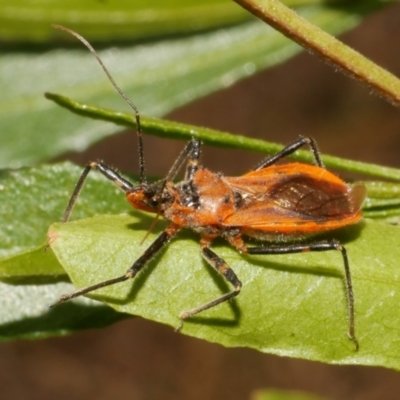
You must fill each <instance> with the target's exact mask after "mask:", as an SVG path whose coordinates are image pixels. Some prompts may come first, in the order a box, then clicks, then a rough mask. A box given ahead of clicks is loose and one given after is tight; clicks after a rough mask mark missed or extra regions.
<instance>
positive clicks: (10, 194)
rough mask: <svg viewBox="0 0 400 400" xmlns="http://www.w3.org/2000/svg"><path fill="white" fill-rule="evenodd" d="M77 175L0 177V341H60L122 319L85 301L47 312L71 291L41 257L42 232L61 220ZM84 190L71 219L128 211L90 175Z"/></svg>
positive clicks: (50, 171) (53, 171)
mask: <svg viewBox="0 0 400 400" xmlns="http://www.w3.org/2000/svg"><path fill="white" fill-rule="evenodd" d="M81 170H82V169H81V168H80V167H77V166H74V165H72V164H70V163H64V164H58V165H50V166H49V165H47V166H41V167H36V168H24V169H20V170H15V171H1V173H0V220H1V221H2V223H1V224H0V243H1V247H0V280H1V281H3V283H0V298H1V299H2V307H0V341H1V340H11V339H17V338H24V339H38V338H43V337H47V336H54V335H62V334H66V333H70V332H73V331H76V330H81V329H86V328H96V327H103V326H106V325H109V324H111V323H113V322H115V321H118V320H120V319H123V318H126V317H127V316H126V315H125V314H121V313H117V312H115V311H114V310H112V309H110V308H109V307H107V306H105V305H103V304H99V303H97V302H93V301H90V302H88V301H87V299H81V300H80V301H79V302H78V303H76V304H71V305H70V306H68V307H66V308H64V309H54V310H50V309H49V305H50V304H51V303H53V302H54V301H55V300H56V299H57V297H59V296H60V295H61V294H62V293H65V291H70V290H73V286H72V285H71V284H67V283H64V282H62V281H65V280H67V279H68V278H67V275H66V273H65V270H64V269H63V267H62V265H60V263H59V262H58V260H57V258H56V257H55V256H54V254H53V252H52V251H51V250H48V251H47V252H46V251H45V246H46V242H47V239H46V232H47V230H48V227H49V225H50V224H51V223H53V222H54V221H59V220H60V219H61V216H62V214H63V212H64V210H65V207H66V204H67V202H68V198H69V196H70V194H71V192H72V190H73V188H74V186H75V184H76V181H77V179H78V177H79V174H80V172H81ZM86 189H87V190H85V191H84V193H83V194H82V196H81V198H80V200H79V201H78V205H77V208H76V210H75V213H74V216H75V217H78V218H79V217H80V218H82V217H83V216H89V215H92V216H93V215H96V214H99V213H106V212H111V213H116V212H121V211H123V210H129V209H130V206H129V205H128V204H127V202H126V201H125V199H124V196H123V195H121V193H120V191H119V190H117V189H116V188H115V189H114V188H113V187H112V186H110V184H109V182H107V181H105V180H104V179H103V178H102V177H101V176H98V175H96V174H93V175H90V176H89V178H88V182H87V185H86ZM99 199H100V200H99Z"/></svg>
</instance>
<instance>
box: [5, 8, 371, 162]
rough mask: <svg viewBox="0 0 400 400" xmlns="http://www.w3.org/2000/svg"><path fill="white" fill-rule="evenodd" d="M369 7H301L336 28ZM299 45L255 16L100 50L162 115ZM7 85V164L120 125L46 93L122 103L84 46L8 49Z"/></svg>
mask: <svg viewBox="0 0 400 400" xmlns="http://www.w3.org/2000/svg"><path fill="white" fill-rule="evenodd" d="M363 12H364V8H361V11H360V12H358V11H357V9H355V10H354V9H352V11H350V12H349V11H347V10H346V8H332V7H323V6H314V7H305V8H302V9H301V10H300V13H301V14H302V15H303V16H304V17H305V18H307V19H308V20H309V21H311V22H313V23H316V24H317V25H319V26H321V28H322V29H325V30H327V31H328V32H330V33H333V34H338V33H341V32H343V31H345V30H347V29H350V28H352V27H354V26H355V25H357V24H358V23H359V22H360V21H361V20H362V17H363V14H362V13H363ZM52 22H60V21H54V20H53V21H52ZM59 33H60V32H57V34H59ZM77 45H79V44H78V43H77ZM298 51H299V47H298V46H297V45H295V44H294V43H293V42H291V41H289V40H287V39H286V38H283V37H282V35H280V34H279V33H277V32H276V31H274V30H273V29H272V28H269V27H266V26H265V25H264V24H262V23H260V22H259V21H254V22H251V23H246V24H242V25H239V26H233V27H231V28H226V29H224V30H218V31H214V32H207V33H203V34H198V35H194V36H189V37H187V36H185V37H182V38H176V39H169V40H162V41H159V42H157V43H152V44H147V45H146V46H145V47H144V46H136V47H125V48H121V49H119V50H118V51H117V52H116V51H115V49H106V50H102V51H100V52H99V54H100V56H101V57H102V59H103V60H104V62H105V63H106V64H107V66H108V67H109V69H110V72H111V73H112V75H113V76H114V78H115V80H116V81H117V82H118V84H119V85H120V86H121V88H122V89H123V90H124V91H125V92H126V93H127V95H128V96H129V97H130V98H131V99H132V100H133V101H134V102H135V103H136V105H137V106H138V108H139V110H140V111H141V112H142V113H145V114H146V113H147V114H149V115H153V116H161V115H164V114H165V113H167V112H169V111H171V110H173V109H174V108H176V107H178V106H181V105H183V104H187V103H188V102H190V101H193V100H195V99H197V98H199V97H201V96H205V95H206V94H209V93H211V92H213V91H215V90H218V89H221V88H226V87H228V86H229V85H232V84H233V83H235V82H237V81H238V80H240V79H243V78H245V77H248V76H250V75H252V74H255V73H256V72H257V71H260V70H261V69H263V68H266V67H270V66H273V65H276V64H278V63H280V62H283V61H284V60H286V59H288V58H289V57H290V56H292V55H293V54H295V53H297V52H298ZM27 65H29V69H27V68H26V66H27ZM94 71H98V72H96V73H95V72H94ZM49 77H51V80H49ZM0 87H1V88H2V92H1V93H2V96H1V100H0V130H1V132H7V135H3V136H2V140H1V146H0V166H3V167H10V166H11V167H18V166H20V165H26V164H30V163H35V162H37V161H40V160H44V159H48V158H50V157H51V158H53V157H55V156H56V155H58V154H60V153H63V152H66V151H69V150H76V151H81V150H83V149H85V148H87V147H88V146H90V145H91V144H93V143H94V142H96V141H98V140H100V139H102V138H104V137H105V136H107V135H110V134H111V133H113V132H114V127H113V126H112V125H107V124H104V123H98V122H97V123H96V122H93V121H85V120H82V119H77V118H75V117H74V116H73V115H69V114H68V113H65V112H64V111H62V110H59V109H58V108H57V107H54V106H53V105H52V104H51V103H50V102H48V101H46V100H45V99H44V98H43V93H44V92H46V91H57V92H62V93H64V94H66V95H68V96H70V97H72V98H78V99H80V100H81V101H83V102H85V103H89V104H90V103H92V104H102V105H103V106H112V105H113V104H114V103H115V102H116V101H117V102H118V104H122V101H121V100H120V99H118V97H117V95H115V94H113V90H112V88H111V86H110V84H109V82H107V79H106V78H105V77H104V75H103V74H102V72H101V70H100V68H99V67H98V66H97V65H95V61H94V59H93V57H92V55H91V54H90V53H89V52H88V51H87V50H86V49H85V48H82V49H81V47H79V49H75V48H72V49H71V48H70V49H64V50H61V49H60V50H49V51H45V52H43V51H42V50H41V51H40V52H35V51H31V52H22V51H12V52H9V53H5V54H3V55H2V57H1V59H0ZM114 107H115V106H114ZM117 107H118V106H117Z"/></svg>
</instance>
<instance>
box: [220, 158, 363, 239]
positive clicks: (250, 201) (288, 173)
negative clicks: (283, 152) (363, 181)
mask: <svg viewBox="0 0 400 400" xmlns="http://www.w3.org/2000/svg"><path fill="white" fill-rule="evenodd" d="M226 179H227V181H228V182H229V184H230V185H231V187H232V189H233V190H234V191H236V192H238V193H239V195H240V198H241V204H240V202H239V203H238V204H239V206H238V209H237V211H236V212H235V213H234V214H232V215H230V216H229V217H228V218H226V219H225V220H224V225H226V226H241V227H243V228H245V229H249V230H258V231H263V232H271V233H283V234H290V233H299V234H307V233H317V232H321V231H325V230H330V229H336V228H339V227H342V226H346V225H349V224H352V223H355V222H357V221H359V220H360V218H361V213H360V207H361V205H362V202H363V200H364V198H365V196H366V190H365V187H364V186H362V185H355V186H348V185H347V184H346V183H345V182H343V181H342V180H341V179H340V178H338V177H337V176H335V175H334V174H332V173H330V172H329V171H327V170H325V169H323V168H320V167H316V166H312V165H307V164H299V163H294V164H286V165H278V166H272V167H267V168H265V169H262V170H259V171H253V172H250V173H248V174H246V175H243V176H241V177H237V178H226Z"/></svg>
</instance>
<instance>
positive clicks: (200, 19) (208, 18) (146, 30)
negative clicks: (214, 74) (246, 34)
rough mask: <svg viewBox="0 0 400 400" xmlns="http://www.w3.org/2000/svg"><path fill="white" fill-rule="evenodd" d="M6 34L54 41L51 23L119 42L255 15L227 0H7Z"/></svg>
mask: <svg viewBox="0 0 400 400" xmlns="http://www.w3.org/2000/svg"><path fill="white" fill-rule="evenodd" d="M1 3H2V5H1V14H0V36H1V37H2V39H3V40H7V41H17V40H18V41H24V42H34V43H35V42H36V43H38V42H39V43H40V42H48V41H50V40H54V39H55V37H56V36H57V37H58V38H59V37H60V35H59V34H58V33H57V32H55V31H54V29H52V28H51V24H54V23H57V24H60V25H65V26H68V27H70V28H71V29H74V30H79V31H80V32H81V34H82V35H85V36H87V37H88V39H91V40H98V41H99V40H102V41H115V40H130V41H132V40H133V39H140V38H149V37H154V36H156V37H157V36H158V37H162V36H165V35H171V34H179V33H188V32H198V31H200V30H205V29H211V28H214V27H216V26H224V25H228V24H233V23H237V22H238V21H243V20H245V19H249V18H250V16H249V14H247V13H246V12H244V11H243V10H241V9H240V8H239V7H237V6H235V5H234V4H233V3H232V2H230V1H227V0H203V1H202V2H200V3H197V2H189V3H188V2H187V1H185V0H153V1H151V2H149V1H146V0H136V1H130V0H113V1H112V2H109V3H104V2H93V1H85V0H69V1H68V2H62V1H61V2H60V1H57V2H49V1H46V0H36V1H30V0H20V1H18V3H16V2H15V1H11V0H2V2H1Z"/></svg>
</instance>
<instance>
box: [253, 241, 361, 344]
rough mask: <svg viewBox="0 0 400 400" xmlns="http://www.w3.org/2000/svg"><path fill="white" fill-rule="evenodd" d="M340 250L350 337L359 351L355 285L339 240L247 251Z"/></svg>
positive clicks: (279, 252) (255, 248)
mask: <svg viewBox="0 0 400 400" xmlns="http://www.w3.org/2000/svg"><path fill="white" fill-rule="evenodd" d="M328 250H338V251H340V252H341V254H342V258H343V266H344V276H345V286H346V295H347V313H348V318H349V331H348V336H349V338H350V339H351V340H352V341H353V342H354V345H355V347H356V350H358V340H357V338H356V335H355V323H354V292H353V283H352V279H351V273H350V265H349V260H348V257H347V252H346V248H345V247H344V246H343V245H342V244H341V243H340V242H338V241H337V240H329V241H319V242H314V243H304V244H288V245H282V246H268V247H250V248H248V249H247V253H248V254H290V253H301V252H305V251H328Z"/></svg>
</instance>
